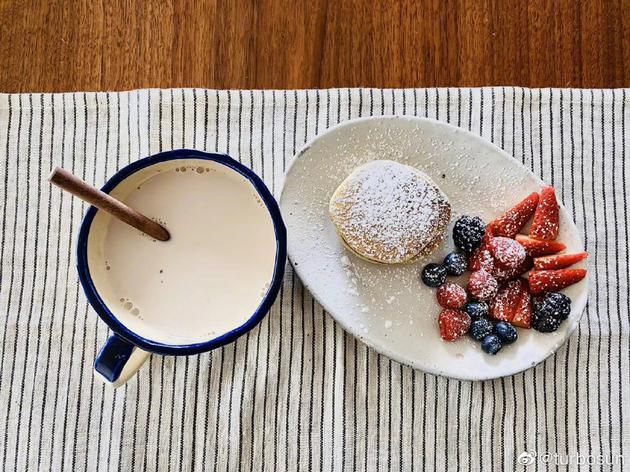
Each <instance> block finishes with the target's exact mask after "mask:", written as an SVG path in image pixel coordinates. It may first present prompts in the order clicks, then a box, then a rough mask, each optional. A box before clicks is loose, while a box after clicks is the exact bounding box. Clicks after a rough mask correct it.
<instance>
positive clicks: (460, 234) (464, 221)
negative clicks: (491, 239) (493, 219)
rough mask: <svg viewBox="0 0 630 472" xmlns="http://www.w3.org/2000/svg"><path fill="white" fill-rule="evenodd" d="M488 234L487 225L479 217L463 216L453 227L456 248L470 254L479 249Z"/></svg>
mask: <svg viewBox="0 0 630 472" xmlns="http://www.w3.org/2000/svg"><path fill="white" fill-rule="evenodd" d="M485 232H486V225H485V224H484V222H483V220H482V219H481V218H479V217H478V216H475V217H471V216H462V217H461V218H460V219H458V220H457V221H456V222H455V226H454V227H453V241H454V242H455V246H457V247H458V248H459V249H461V250H462V251H464V252H465V253H468V254H470V253H471V252H473V251H474V250H475V249H477V248H478V247H479V245H480V244H481V241H482V240H483V236H484V234H485Z"/></svg>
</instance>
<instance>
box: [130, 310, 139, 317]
mask: <svg viewBox="0 0 630 472" xmlns="http://www.w3.org/2000/svg"><path fill="white" fill-rule="evenodd" d="M131 314H132V315H133V316H138V315H139V314H140V310H138V309H137V308H134V309H133V310H131Z"/></svg>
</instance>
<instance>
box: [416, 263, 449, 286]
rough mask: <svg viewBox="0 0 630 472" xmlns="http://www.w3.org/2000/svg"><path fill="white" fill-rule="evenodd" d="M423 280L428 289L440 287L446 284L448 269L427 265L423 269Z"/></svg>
mask: <svg viewBox="0 0 630 472" xmlns="http://www.w3.org/2000/svg"><path fill="white" fill-rule="evenodd" d="M421 278H422V281H423V282H424V284H425V285H426V286H427V287H433V288H436V287H439V286H440V285H442V284H444V282H446V269H445V268H444V267H443V266H441V265H440V264H427V265H426V266H424V269H422V274H421Z"/></svg>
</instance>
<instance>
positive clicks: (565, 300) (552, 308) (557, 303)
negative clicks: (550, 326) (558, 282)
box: [534, 292, 571, 321]
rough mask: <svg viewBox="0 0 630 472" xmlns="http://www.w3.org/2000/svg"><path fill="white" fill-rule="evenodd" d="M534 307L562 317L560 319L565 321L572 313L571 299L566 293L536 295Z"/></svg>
mask: <svg viewBox="0 0 630 472" xmlns="http://www.w3.org/2000/svg"><path fill="white" fill-rule="evenodd" d="M534 307H535V309H536V310H538V311H541V312H545V313H547V314H552V315H554V316H557V317H558V318H560V321H564V320H566V319H567V318H568V317H569V315H570V314H571V299H570V298H569V297H567V296H566V295H565V294H564V293H558V292H549V293H545V294H544V295H541V296H538V297H534Z"/></svg>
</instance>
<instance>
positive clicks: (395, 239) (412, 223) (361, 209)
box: [330, 160, 450, 264]
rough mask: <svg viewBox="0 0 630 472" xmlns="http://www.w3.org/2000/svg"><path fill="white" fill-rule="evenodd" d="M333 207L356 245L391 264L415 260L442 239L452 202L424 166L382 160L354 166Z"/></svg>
mask: <svg viewBox="0 0 630 472" xmlns="http://www.w3.org/2000/svg"><path fill="white" fill-rule="evenodd" d="M330 213H331V217H332V219H333V222H334V223H335V225H336V226H337V229H338V231H339V233H340V235H341V237H342V238H343V240H344V242H345V243H346V244H347V245H348V246H349V247H350V248H351V249H353V250H354V251H355V252H357V253H358V254H359V255H361V256H363V257H366V258H368V259H370V260H374V261H377V262H384V263H390V264H391V263H400V262H410V261H412V260H414V259H415V258H417V257H418V256H419V255H422V254H423V251H424V250H425V249H426V250H432V249H433V248H434V247H435V246H436V245H437V244H439V242H440V241H441V240H442V237H443V234H444V229H445V228H446V226H447V225H448V222H449V219H450V205H449V203H448V200H447V198H446V196H445V195H444V194H443V193H442V192H441V190H440V189H439V188H438V187H437V185H435V184H434V183H433V181H432V180H431V179H430V178H429V177H428V176H427V175H426V174H424V173H423V172H420V171H419V170H417V169H415V168H413V167H410V166H407V165H403V164H399V163H397V162H394V161H387V160H380V161H372V162H370V163H368V164H365V165H363V166H360V167H358V168H357V169H355V170H354V171H353V172H352V174H351V175H350V176H349V177H348V178H347V179H346V180H345V181H344V182H343V183H342V184H341V185H340V186H339V188H338V190H337V191H336V192H335V194H334V195H333V197H332V199H331V202H330Z"/></svg>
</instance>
